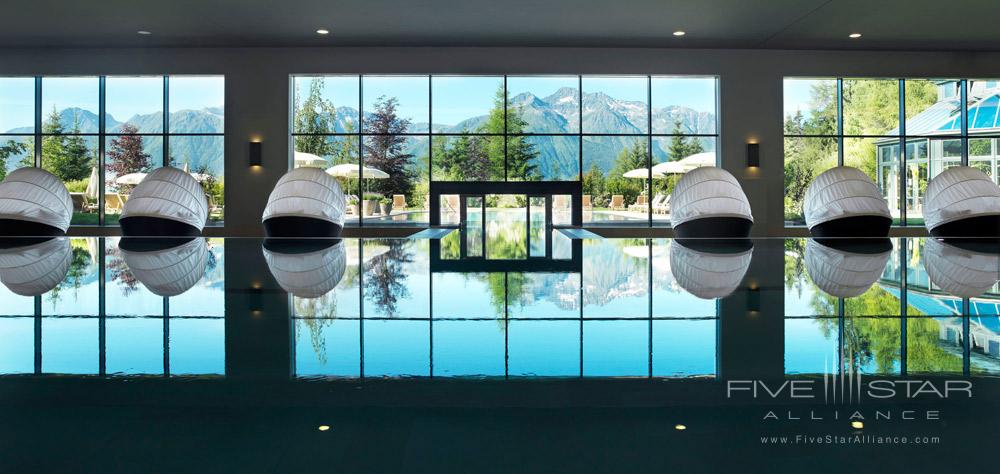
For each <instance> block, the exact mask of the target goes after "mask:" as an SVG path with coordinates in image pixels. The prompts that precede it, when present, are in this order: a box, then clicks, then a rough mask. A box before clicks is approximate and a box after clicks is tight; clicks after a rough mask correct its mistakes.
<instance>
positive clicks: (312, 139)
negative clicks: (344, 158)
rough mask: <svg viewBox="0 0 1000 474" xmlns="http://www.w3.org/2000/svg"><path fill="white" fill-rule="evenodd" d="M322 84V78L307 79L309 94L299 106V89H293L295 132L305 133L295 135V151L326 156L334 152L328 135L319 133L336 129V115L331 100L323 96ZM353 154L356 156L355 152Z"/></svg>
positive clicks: (334, 146)
mask: <svg viewBox="0 0 1000 474" xmlns="http://www.w3.org/2000/svg"><path fill="white" fill-rule="evenodd" d="M323 86H324V80H323V78H314V79H312V80H311V81H309V95H308V96H306V100H305V101H304V102H303V103H302V104H301V106H300V105H299V94H298V92H299V91H298V90H296V91H295V92H296V94H295V132H296V133H303V134H305V135H296V136H295V151H301V152H305V153H312V154H314V155H317V156H328V155H331V154H334V151H335V149H336V148H337V145H334V144H331V143H330V141H329V140H328V137H326V136H323V135H320V134H323V133H334V132H335V131H336V130H335V128H336V117H337V114H336V112H337V109H336V107H334V105H333V102H332V101H330V100H328V99H324V98H323ZM348 141H349V140H348ZM354 156H355V157H357V154H355V155H354Z"/></svg>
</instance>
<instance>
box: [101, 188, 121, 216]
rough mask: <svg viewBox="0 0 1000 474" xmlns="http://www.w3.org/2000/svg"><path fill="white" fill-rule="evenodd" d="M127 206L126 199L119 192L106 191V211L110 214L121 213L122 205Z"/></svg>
mask: <svg viewBox="0 0 1000 474" xmlns="http://www.w3.org/2000/svg"><path fill="white" fill-rule="evenodd" d="M124 206H125V199H124V198H122V195H121V194H118V193H104V212H106V213H108V214H121V212H122V207H124Z"/></svg>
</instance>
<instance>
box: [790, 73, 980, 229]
mask: <svg viewBox="0 0 1000 474" xmlns="http://www.w3.org/2000/svg"><path fill="white" fill-rule="evenodd" d="M963 97H964V100H963ZM998 101H1000V87H998V82H997V81H995V80H975V79H870V78H863V79H853V78H786V79H785V80H784V117H785V118H784V131H785V202H784V208H785V221H786V224H788V225H802V224H803V223H804V221H803V216H802V201H803V198H804V195H805V190H806V188H807V187H808V186H809V183H810V182H812V179H813V178H815V176H816V175H818V174H820V173H822V172H823V171H825V170H827V169H829V168H831V167H834V166H837V165H838V164H842V165H847V166H853V167H856V168H859V169H861V170H862V171H864V172H865V173H866V174H868V175H869V176H870V177H871V178H872V180H873V181H875V183H876V184H878V186H879V189H881V190H882V194H883V196H884V197H885V198H886V201H887V203H888V205H889V210H890V211H891V212H892V215H893V218H894V221H895V222H896V223H897V224H900V223H901V224H902V225H923V197H924V192H925V191H926V189H927V183H928V182H929V180H930V179H931V178H933V177H934V176H936V175H937V174H939V173H941V171H944V170H945V169H947V168H948V167H951V166H958V165H961V164H962V163H967V164H968V165H969V166H973V167H977V168H979V169H981V170H982V171H983V172H984V173H986V174H987V175H988V176H991V177H993V179H994V180H996V179H997V178H996V166H997V160H996V156H997V154H996V152H997V148H996V137H997V136H998V135H1000V134H998V132H1000V126H998V123H997V109H998V107H997V105H998ZM963 117H964V119H963Z"/></svg>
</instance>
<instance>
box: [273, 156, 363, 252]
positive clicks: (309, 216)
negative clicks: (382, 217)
mask: <svg viewBox="0 0 1000 474" xmlns="http://www.w3.org/2000/svg"><path fill="white" fill-rule="evenodd" d="M346 207H347V202H346V200H345V199H344V192H343V191H342V190H341V189H340V184H338V183H337V180H336V179H334V178H333V177H332V176H330V175H329V174H327V173H326V172H324V171H323V170H322V169H319V168H309V167H306V168H295V169H293V170H291V171H289V172H288V173H285V175H284V176H282V177H281V179H279V180H278V184H276V185H275V186H274V190H273V191H271V195H270V196H269V197H268V198H267V207H265V208H264V215H263V217H262V218H261V221H262V223H263V224H264V231H265V233H266V234H267V236H268V237H337V236H339V235H340V232H341V231H342V230H343V228H344V212H345V209H346Z"/></svg>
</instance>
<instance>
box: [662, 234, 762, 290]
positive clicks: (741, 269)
mask: <svg viewBox="0 0 1000 474" xmlns="http://www.w3.org/2000/svg"><path fill="white" fill-rule="evenodd" d="M752 259H753V243H752V242H750V240H749V239H676V240H674V241H672V242H671V243H670V270H671V272H673V275H674V280H675V281H676V282H677V284H678V285H679V286H680V287H681V288H683V289H684V290H685V291H687V292H688V293H691V294H692V295H694V296H697V297H698V298H702V299H714V298H724V297H726V296H729V295H730V294H731V293H732V292H733V291H736V289H737V288H739V286H740V282H742V281H743V277H744V276H745V275H746V273H747V270H748V269H749V268H750V261H751V260H752Z"/></svg>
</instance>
